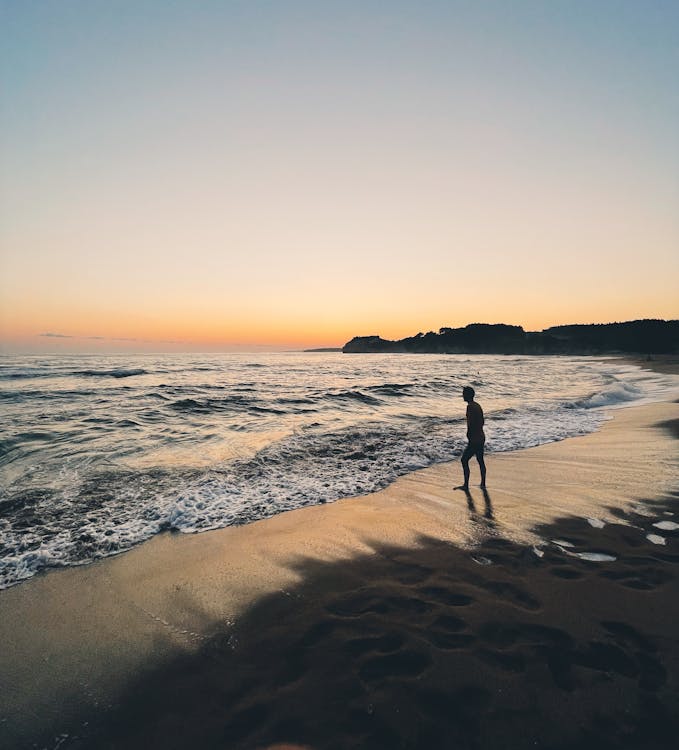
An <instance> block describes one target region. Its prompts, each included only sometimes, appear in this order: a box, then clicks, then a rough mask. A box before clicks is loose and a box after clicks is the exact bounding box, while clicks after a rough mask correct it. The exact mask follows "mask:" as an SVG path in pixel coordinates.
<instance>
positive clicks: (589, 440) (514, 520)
mask: <svg viewBox="0 0 679 750" xmlns="http://www.w3.org/2000/svg"><path fill="white" fill-rule="evenodd" d="M613 416H614V418H613V419H612V420H611V421H609V422H607V423H605V424H604V425H603V427H602V428H601V429H600V430H598V431H597V432H595V433H591V434H590V435H586V436H582V437H576V438H569V439H567V440H564V441H560V442H557V443H550V444H546V445H543V446H538V447H536V448H529V449H525V450H522V451H514V452H511V453H505V454H491V455H490V458H489V496H490V513H489V508H488V505H487V504H485V502H484V498H483V497H482V495H481V493H480V492H479V491H478V490H475V489H472V493H471V494H472V501H471V503H468V501H467V499H466V498H465V496H464V494H463V493H461V492H454V491H452V489H451V487H452V486H454V484H457V481H456V480H457V478H458V475H459V473H460V469H459V466H457V462H454V463H452V464H437V465H434V466H431V467H428V468H426V469H422V470H419V471H417V472H414V473H413V474H410V475H406V476H404V477H401V478H400V479H398V480H397V481H396V482H395V483H394V484H392V485H390V486H389V487H387V488H386V489H384V490H382V491H380V492H378V493H374V494H373V495H369V496H365V497H358V498H348V499H344V500H339V501H337V502H336V503H333V504H331V505H327V506H312V507H308V508H303V509H299V510H294V511H290V512H288V513H285V514H281V515H279V516H275V517H273V518H270V519H266V520H263V521H258V522H255V523H253V524H249V525H247V526H242V527H228V528H225V529H219V530H215V531H209V532H205V533H202V534H196V535H176V534H170V533H166V534H162V535H159V536H157V537H155V538H153V539H151V540H149V541H148V542H145V543H144V544H142V545H140V546H139V547H137V548H134V549H132V550H130V551H128V552H126V553H125V554H124V555H120V556H116V557H110V558H105V559H103V560H100V561H97V562H95V563H92V564H90V565H87V566H84V567H75V568H66V569H62V570H53V571H50V572H49V573H47V574H43V575H39V576H36V577H34V578H33V579H30V580H29V581H26V582H24V583H22V584H21V585H19V586H15V587H12V588H10V589H6V590H4V591H2V592H0V605H2V607H3V620H2V624H1V625H0V637H2V638H3V640H4V642H5V643H9V644H10V648H9V649H7V650H6V652H5V653H4V654H3V655H2V656H0V672H2V673H3V674H4V675H5V679H6V681H7V684H8V685H10V686H11V689H10V690H7V691H5V692H6V693H7V694H8V695H9V701H8V703H7V706H6V708H5V712H6V713H5V714H4V715H3V716H2V717H0V719H4V721H2V722H0V738H1V737H2V736H3V734H7V737H8V738H9V739H10V740H12V741H13V743H14V744H16V745H17V746H23V745H19V744H17V743H19V742H22V741H23V740H24V739H27V738H28V735H31V736H32V737H38V736H39V737H40V739H41V740H42V741H46V740H47V739H49V737H50V736H52V737H54V736H56V735H57V734H59V732H58V731H57V729H58V728H59V727H61V728H66V727H69V728H70V733H69V736H71V734H72V733H74V732H75V733H77V731H78V730H79V731H81V732H82V731H83V727H82V721H83V719H82V718H81V717H82V716H88V717H89V719H84V720H85V721H88V726H90V727H91V726H93V725H94V724H93V717H95V716H98V715H99V714H100V713H101V708H102V707H105V710H104V711H103V713H101V715H103V716H107V715H108V714H109V713H110V712H111V711H113V712H114V713H115V710H119V709H115V707H116V706H121V705H124V703H125V698H124V696H125V693H126V690H127V689H128V688H129V685H130V683H131V682H134V681H135V680H137V679H139V677H140V675H144V674H147V675H148V674H154V673H156V672H157V671H158V670H162V668H164V667H166V666H167V665H170V664H172V663H174V662H176V660H177V659H178V658H184V659H191V658H193V657H195V658H200V654H201V653H202V652H203V650H204V649H205V648H206V647H207V646H208V644H211V643H213V642H214V641H215V639H218V640H219V639H221V641H220V642H222V641H224V640H227V641H228V639H229V638H231V637H234V638H235V637H236V635H235V634H236V633H237V632H239V628H241V627H242V623H243V622H244V620H246V619H247V618H248V616H251V613H252V612H253V611H254V610H256V609H257V607H258V606H259V604H260V603H261V602H265V601H269V600H270V599H271V598H272V597H273V598H278V599H281V600H282V601H286V600H290V599H291V597H292V596H293V595H292V594H291V592H292V591H294V590H295V589H296V588H297V587H299V586H300V585H303V582H304V579H305V578H306V577H307V576H306V574H305V573H304V572H303V571H305V570H306V569H307V568H308V567H309V566H312V567H313V566H321V567H323V568H324V569H325V568H329V569H332V570H334V571H342V570H345V569H347V568H351V566H352V565H353V564H354V563H355V561H356V560H358V559H363V560H373V559H374V558H375V557H376V556H377V558H380V559H381V558H382V557H383V553H380V552H376V550H384V549H391V550H399V551H400V552H398V554H405V552H403V551H404V550H406V551H408V550H410V551H416V550H418V549H421V548H422V547H423V546H424V547H425V548H426V547H427V545H430V544H431V543H432V540H436V543H437V544H442V545H444V551H445V550H447V551H451V550H455V552H456V554H459V555H461V556H462V562H463V563H464V564H465V565H467V566H469V565H470V564H471V565H472V568H473V569H475V570H476V569H478V570H485V568H484V566H483V565H481V564H476V563H473V562H472V563H469V560H470V559H471V558H470V554H471V552H470V550H472V549H474V550H478V549H481V548H483V545H487V544H491V547H492V545H493V544H496V543H500V542H502V541H504V542H506V543H507V544H510V545H512V546H516V547H519V548H521V549H522V550H530V549H531V547H532V545H535V544H540V543H541V541H542V543H544V542H545V541H547V540H544V539H543V538H542V536H541V534H540V533H538V532H536V531H535V530H536V529H540V528H543V529H545V528H549V527H550V525H553V524H555V523H556V522H557V519H558V518H560V517H562V516H564V515H568V516H570V517H571V518H581V519H582V518H592V519H593V520H594V521H595V522H597V523H599V522H603V523H604V524H605V527H604V530H605V529H606V528H608V527H609V526H611V525H615V524H617V523H619V517H618V516H619V514H620V513H622V514H625V513H629V512H633V509H634V508H635V507H636V510H637V511H638V510H641V509H643V506H642V505H639V503H640V501H644V500H648V501H653V500H657V499H658V498H662V497H666V496H667V493H669V492H670V491H671V490H672V488H673V485H674V481H675V478H676V463H677V461H676V451H675V448H676V445H674V444H673V440H672V437H671V434H670V432H669V431H668V430H667V429H664V428H663V429H653V428H654V426H657V425H658V424H659V423H664V422H668V421H669V422H671V424H673V425H675V429H676V423H677V419H679V406H678V405H677V404H676V403H666V402H662V403H656V404H651V405H646V406H636V407H628V408H626V409H621V410H617V411H616V412H615V413H614V415H613ZM630 454H631V455H630ZM475 469H476V467H475V466H473V467H472V482H473V481H474V479H475V474H474V471H475ZM546 488H547V489H548V490H549V491H548V492H547V493H546V492H545V489H546ZM613 499H615V503H614V504H613V507H611V501H612V500H613ZM668 512H669V511H668ZM487 516H490V517H487ZM584 523H585V525H587V526H588V528H589V529H590V530H591V532H590V533H592V534H595V533H598V530H597V529H596V528H594V527H593V526H591V525H589V524H588V522H586V521H585V522H584ZM561 525H563V521H562V524H561ZM661 533H662V532H661ZM668 538H669V541H668ZM668 538H666V545H667V544H671V543H673V542H674V537H673V536H672V535H671V534H670V535H669V537H668ZM600 546H601V545H599V547H600ZM609 546H610V545H609ZM547 547H548V549H547V551H546V552H544V555H545V556H546V555H547V552H549V553H550V554H551V553H552V552H553V550H552V548H551V546H550V545H547ZM654 549H655V547H654ZM657 549H659V550H660V549H661V547H660V546H657ZM563 550H565V552H564V554H566V553H567V552H568V548H567V547H563ZM541 551H542V550H541ZM590 551H591V550H590ZM594 551H596V550H594ZM585 552H587V549H585ZM394 554H397V553H394ZM432 554H433V553H432ZM436 554H438V555H439V556H440V554H442V553H441V550H439V551H438V552H437V553H436ZM479 555H480V556H481V557H487V555H483V554H481V553H479ZM532 559H533V561H535V560H537V561H539V560H540V558H539V556H538V555H536V554H533V555H532ZM456 562H457V563H460V561H459V560H457V558H456ZM578 562H579V561H578ZM583 564H586V565H596V564H595V563H591V562H590V563H583ZM463 567H464V566H463ZM491 568H492V566H488V569H491ZM332 575H333V576H339V577H340V578H341V577H342V575H343V574H342V573H340V572H336V573H333V574H332ZM316 595H318V593H317V594H315V596H316ZM276 606H278V605H276ZM259 625H260V626H262V627H263V628H264V630H266V624H264V625H262V622H261V617H260V621H259ZM272 626H273V624H272ZM36 716H38V717H40V720H39V721H36ZM38 727H40V729H39V730H38ZM74 728H75V729H74ZM142 735H143V732H142ZM140 736H141V735H140ZM12 741H11V742H10V743H9V744H10V746H12ZM129 741H130V738H129V737H128V738H127V739H126V742H129ZM28 744H29V743H26V745H28ZM84 746H89V745H84ZM112 746H113V745H112ZM121 746H124V745H121ZM246 746H248V745H246Z"/></svg>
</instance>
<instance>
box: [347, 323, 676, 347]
mask: <svg viewBox="0 0 679 750" xmlns="http://www.w3.org/2000/svg"><path fill="white" fill-rule="evenodd" d="M342 351H343V352H344V353H345V354H361V353H380V352H400V353H412V354H611V353H620V352H624V353H640V354H671V353H676V352H679V320H653V319H651V320H631V321H627V322H624V323H595V324H585V325H580V324H578V325H564V326H552V327H551V328H546V329H544V330H543V331H525V330H524V329H523V328H522V327H521V326H514V325H506V324H504V323H497V324H489V323H471V324H469V325H467V326H464V327H463V328H448V327H443V328H440V329H439V331H438V333H435V332H434V331H429V332H428V333H417V334H416V335H415V336H409V337H407V338H404V339H399V340H397V341H390V340H388V339H383V338H381V337H380V336H377V335H372V336H355V337H354V338H352V339H351V341H348V342H347V343H346V344H345V345H344V346H343V347H342Z"/></svg>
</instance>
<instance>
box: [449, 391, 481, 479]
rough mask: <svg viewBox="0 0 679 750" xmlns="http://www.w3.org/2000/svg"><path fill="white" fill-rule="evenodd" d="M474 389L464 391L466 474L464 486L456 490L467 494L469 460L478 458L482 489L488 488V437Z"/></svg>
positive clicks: (464, 456) (464, 468)
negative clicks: (486, 449)
mask: <svg viewBox="0 0 679 750" xmlns="http://www.w3.org/2000/svg"><path fill="white" fill-rule="evenodd" d="M474 396H475V393H474V389H473V388H472V387H471V386H470V385H467V386H465V387H464V388H463V389H462V398H463V399H464V400H465V401H466V402H467V440H468V441H469V442H468V443H467V447H466V448H465V449H464V451H463V452H462V471H463V472H464V484H463V485H462V486H461V487H459V488H456V489H461V490H464V491H465V492H467V491H468V490H469V459H470V458H471V457H472V456H476V460H477V461H478V462H479V469H481V488H482V489H485V487H486V462H485V461H484V460H483V449H484V446H485V444H486V435H485V433H484V432H483V423H484V419H483V409H482V408H481V405H480V404H477V403H476V401H474Z"/></svg>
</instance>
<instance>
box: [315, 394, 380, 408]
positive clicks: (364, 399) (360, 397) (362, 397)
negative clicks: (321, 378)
mask: <svg viewBox="0 0 679 750" xmlns="http://www.w3.org/2000/svg"><path fill="white" fill-rule="evenodd" d="M325 398H331V399H339V400H341V401H359V402H360V403H362V404H370V405H374V406H377V405H379V404H381V403H382V401H381V400H380V399H379V398H375V397H374V396H370V395H368V394H367V393H363V392H362V391H358V390H357V391H338V392H329V393H326V394H325Z"/></svg>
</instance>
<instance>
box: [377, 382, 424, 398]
mask: <svg viewBox="0 0 679 750" xmlns="http://www.w3.org/2000/svg"><path fill="white" fill-rule="evenodd" d="M413 388H415V385H414V384H413V383H383V384H381V385H369V386H367V387H366V388H365V390H366V391H370V392H371V393H379V394H380V396H396V397H399V396H410V395H411V393H412V390H413Z"/></svg>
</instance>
